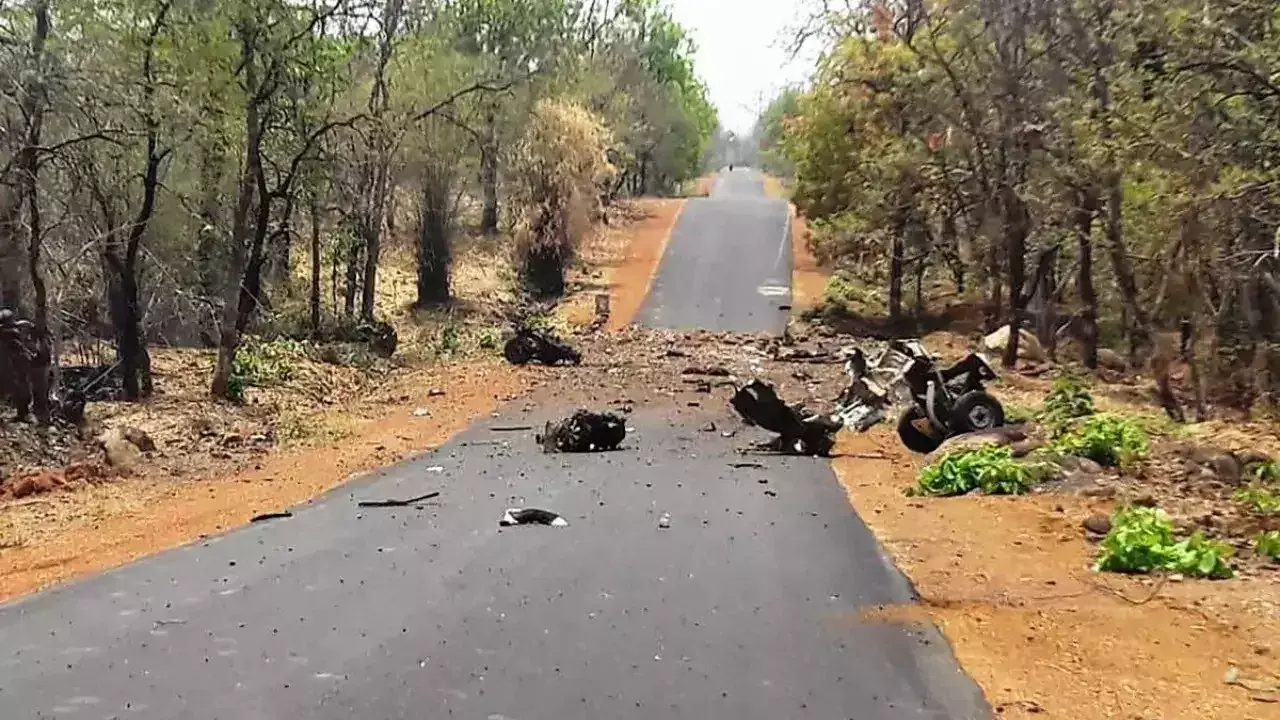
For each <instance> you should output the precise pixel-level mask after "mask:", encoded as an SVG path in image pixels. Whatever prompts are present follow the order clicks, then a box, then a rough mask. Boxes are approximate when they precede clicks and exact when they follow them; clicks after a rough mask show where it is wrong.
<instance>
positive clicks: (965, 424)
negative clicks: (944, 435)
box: [951, 390, 1004, 435]
mask: <svg viewBox="0 0 1280 720" xmlns="http://www.w3.org/2000/svg"><path fill="white" fill-rule="evenodd" d="M1002 425H1004V406H1003V405H1001V404H1000V401H999V400H997V399H995V398H994V397H992V396H991V395H988V394H987V393H985V392H983V391H981V390H973V391H971V392H967V393H965V394H964V395H961V396H960V398H959V399H958V400H956V404H955V405H954V406H952V408H951V430H952V432H954V433H956V434H957V435H958V434H963V433H971V432H982V431H984V430H992V429H995V428H998V427H1000V426H1002Z"/></svg>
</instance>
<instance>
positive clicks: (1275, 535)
mask: <svg viewBox="0 0 1280 720" xmlns="http://www.w3.org/2000/svg"><path fill="white" fill-rule="evenodd" d="M1256 547H1257V548H1258V554H1259V555H1265V556H1267V557H1269V558H1271V559H1272V560H1280V530H1268V531H1266V532H1264V533H1262V534H1261V535H1259V536H1258V541H1257V543H1256Z"/></svg>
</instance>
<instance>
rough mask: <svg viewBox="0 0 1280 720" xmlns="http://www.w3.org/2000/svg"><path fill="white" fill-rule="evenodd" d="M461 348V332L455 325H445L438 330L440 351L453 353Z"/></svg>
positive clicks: (445, 353) (448, 353) (443, 353)
mask: <svg viewBox="0 0 1280 720" xmlns="http://www.w3.org/2000/svg"><path fill="white" fill-rule="evenodd" d="M460 350H462V333H461V332H460V331H459V330H458V326H457V325H445V326H444V327H443V328H442V329H441V330H440V353H441V354H442V355H454V354H456V353H458V352H459V351H460Z"/></svg>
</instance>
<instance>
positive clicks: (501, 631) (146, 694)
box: [0, 173, 989, 720]
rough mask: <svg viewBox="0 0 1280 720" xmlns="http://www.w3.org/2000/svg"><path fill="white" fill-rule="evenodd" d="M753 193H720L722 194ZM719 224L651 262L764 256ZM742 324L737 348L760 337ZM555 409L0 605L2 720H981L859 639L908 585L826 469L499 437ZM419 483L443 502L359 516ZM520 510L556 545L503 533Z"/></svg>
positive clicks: (690, 428) (646, 437)
mask: <svg viewBox="0 0 1280 720" xmlns="http://www.w3.org/2000/svg"><path fill="white" fill-rule="evenodd" d="M756 182H757V181H756V179H755V178H753V177H752V176H750V175H747V174H746V173H743V174H742V175H741V176H739V175H736V174H735V175H733V176H730V178H728V179H726V180H724V181H723V184H722V188H725V189H728V190H730V191H734V192H735V193H736V191H738V190H739V189H741V188H744V187H748V188H749V187H751V186H753V185H755V184H756ZM713 202H714V201H713ZM753 202H754V201H753ZM741 207H742V205H740V204H739V203H738V202H737V201H736V200H734V201H731V202H726V203H724V204H721V205H716V204H711V205H709V206H708V208H707V209H706V211H705V212H706V215H704V216H703V217H702V218H701V219H699V218H698V216H697V215H694V216H691V217H692V220H691V221H692V222H696V223H703V225H702V227H703V228H704V231H705V232H706V233H708V236H703V237H702V238H699V237H698V236H696V235H694V234H690V233H689V232H688V228H685V227H682V228H681V230H679V231H678V234H677V236H676V237H675V238H673V240H672V244H671V251H672V252H674V253H677V254H681V255H683V256H688V257H693V258H697V259H698V262H705V263H707V264H708V265H710V264H713V263H714V262H715V260H714V258H711V257H705V256H704V253H705V252H708V251H712V250H713V249H714V248H722V247H725V246H727V244H728V243H729V242H730V240H729V239H726V238H724V237H722V236H721V235H722V234H723V233H725V232H729V231H732V233H733V234H734V235H735V236H736V237H735V239H734V240H733V242H737V243H741V244H742V245H743V246H744V247H750V248H754V249H759V248H761V247H765V246H766V244H767V243H768V242H776V238H774V237H772V235H773V233H774V232H775V231H776V230H777V228H776V227H774V226H771V225H768V224H767V223H765V224H762V225H761V226H760V227H759V228H757V227H756V226H754V225H752V224H750V223H742V222H741V218H740V217H738V216H737V213H738V212H739V211H740V210H741ZM717 216H722V217H717ZM765 235H769V236H770V237H767V238H766V237H764V236H765ZM689 242H705V245H701V246H699V247H698V248H691V247H684V245H685V244H686V243H689ZM699 248H701V249H699ZM719 262H720V263H721V264H722V266H724V267H723V268H722V272H720V273H714V272H712V271H711V270H708V272H709V273H710V274H712V275H722V276H724V277H735V276H734V275H733V274H732V273H730V272H729V271H728V270H729V266H733V265H735V264H736V265H741V264H743V263H745V262H746V260H745V259H744V258H742V257H739V256H737V255H735V256H732V257H724V258H721V259H720V261H719ZM748 264H749V263H748ZM760 269H763V267H762V266H760V267H758V268H757V270H760ZM667 271H671V272H675V268H665V269H664V272H667ZM754 272H755V271H754V270H753V273H754ZM737 277H742V278H743V280H744V281H747V282H753V283H754V282H759V278H758V277H754V276H751V277H748V276H737ZM766 279H773V280H778V278H766ZM782 280H783V281H785V278H783V279H782ZM702 288H703V290H701V291H700V292H702V293H708V292H715V291H716V290H717V288H724V289H731V290H733V292H735V293H739V294H738V295H735V297H742V298H747V297H751V296H752V295H751V293H746V292H740V291H741V288H739V287H737V286H736V285H733V284H732V283H725V282H720V283H717V284H714V285H704V286H702ZM685 297H686V298H688V301H689V302H691V303H693V304H694V305H696V306H707V303H708V300H707V298H706V296H705V295H699V294H697V293H694V294H692V295H686V296H685ZM669 302H670V300H669V299H668V300H665V301H664V302H663V304H662V307H663V308H665V309H666V310H670V311H673V312H674V310H675V306H673V305H670V304H668V303H669ZM689 317H693V315H690V316H689ZM741 317H747V316H741ZM757 317H758V318H760V322H761V325H760V327H759V328H757V329H761V328H764V329H767V328H768V327H770V325H769V323H772V322H773V320H772V319H769V318H767V317H765V316H764V315H758V316H757ZM740 319H741V318H735V319H734V322H738V321H739V320H740ZM704 397H706V396H704ZM564 402H566V400H565V399H564V397H563V395H557V394H556V392H555V391H554V390H547V391H543V393H542V394H541V395H536V396H535V397H534V398H533V402H530V403H526V404H521V405H520V406H519V407H516V406H512V407H510V408H508V409H507V411H505V412H504V413H503V416H502V417H499V418H493V419H490V420H487V421H486V422H484V423H480V424H478V425H476V426H475V427H473V428H472V429H470V430H468V431H467V432H465V433H463V434H462V435H460V436H459V437H457V438H455V439H454V440H452V441H451V442H449V443H448V444H446V445H445V446H444V447H442V448H440V449H439V450H438V451H436V452H434V453H432V454H430V455H428V456H426V457H423V458H421V459H419V460H415V461H412V462H408V463H404V464H400V465H397V466H394V467H390V468H387V469H386V470H384V471H383V472H382V473H381V474H379V475H377V476H374V477H371V478H368V479H365V480H362V481H358V482H356V483H354V484H351V485H348V486H345V487H343V488H340V489H339V490H336V491H334V492H333V493H330V494H329V495H326V496H324V497H322V498H320V499H318V500H317V501H316V502H314V503H312V504H310V505H308V506H306V507H304V508H300V509H297V511H296V512H295V515H294V517H292V518H287V519H281V520H275V521H271V522H266V523H262V524H258V525H254V526H251V527H248V528H244V529H241V530H239V531H236V532H232V533H229V534H227V535H225V536H221V537H218V538H215V539H212V540H209V541H207V542H204V543H201V544H197V545H193V546H189V547H186V548H181V549H178V550H174V551H171V552H167V553H163V554H161V555H159V556H156V557H153V558H149V559H146V560H143V561H141V562H138V563H134V564H132V565H129V566H127V567H124V568H122V569H120V570H117V571H114V572H111V573H107V574H104V575H100V576H96V577H92V578H88V579H85V580H82V581H79V582H75V583H71V584H69V585H66V586H63V587H61V588H58V589H55V590H52V591H49V592H45V593H42V594H39V595H36V596H32V597H29V598H27V599H25V600H21V601H18V602H16V603H12V604H10V605H8V606H5V607H3V608H0V716H2V717H4V718H5V720H10V719H11V718H12V719H17V718H33V717H57V718H94V719H98V718H121V719H123V718H139V719H147V720H172V719H176V718H183V719H192V720H212V719H221V720H283V719H285V718H289V719H293V718H308V719H318V720H320V719H323V720H328V719H333V720H339V719H341V720H352V719H360V720H400V719H408V718H414V719H426V718H431V719H434V718H466V719H479V720H568V719H581V720H603V719H605V718H627V719H635V720H642V719H643V720H654V719H657V718H663V719H665V718H671V719H675V718H681V719H683V718H688V719H690V720H720V719H724V720H752V719H757V718H758V719H759V720H784V719H787V720H790V719H795V720H801V719H806V718H814V719H815V720H819V719H820V720H832V719H839V718H853V719H856V720H896V719H900V718H901V719H906V718H913V719H926V720H943V719H949V720H968V719H969V718H981V717H987V716H988V712H989V711H988V710H987V708H986V706H985V704H984V703H983V700H982V698H981V696H980V693H979V692H978V691H977V689H976V688H975V687H974V685H973V684H972V683H971V682H970V681H969V680H968V678H967V677H966V676H964V674H963V673H961V672H960V670H959V669H958V667H957V666H956V664H955V661H954V660H953V658H952V656H951V653H950V650H949V649H948V647H947V645H946V643H945V641H944V640H943V639H942V638H941V637H940V635H939V634H938V633H937V632H936V631H935V630H934V629H932V628H925V627H911V626H905V625H895V624H888V623H880V622H868V621H864V620H862V619H861V613H862V611H863V610H864V609H865V608H866V607H867V606H869V605H874V604H881V603H896V602H903V601H907V600H909V599H910V598H911V589H910V587H909V585H908V584H907V582H906V581H905V580H904V578H903V577H902V576H901V575H900V574H899V573H898V572H897V571H896V570H894V569H893V567H892V566H891V564H890V563H889V562H888V561H887V560H886V559H885V557H884V556H883V553H882V552H881V551H880V549H879V547H878V546H877V544H876V542H875V540H874V538H873V537H872V536H871V535H870V533H869V532H868V530H867V528H866V527H865V526H864V525H863V523H862V522H861V521H860V520H859V519H858V517H857V516H856V515H855V514H854V513H853V512H852V510H851V509H850V507H849V505H848V503H847V501H846V500H845V498H844V495H843V491H842V490H841V488H840V486H839V485H838V483H837V482H836V480H835V478H834V477H833V475H832V472H831V470H830V468H829V465H828V464H827V463H826V462H823V461H819V460H815V459H808V458H767V459H765V460H763V461H762V464H763V465H764V466H765V467H762V468H732V467H730V463H732V462H734V461H735V460H736V459H738V456H736V455H735V454H734V447H735V443H737V442H740V440H734V439H726V438H724V437H722V436H721V435H720V434H719V433H707V432H700V429H701V428H702V427H703V426H704V425H705V424H706V423H707V422H708V421H714V422H717V423H719V424H720V425H721V426H722V427H726V426H728V424H729V423H730V422H731V418H729V417H727V415H726V414H725V413H726V411H725V410H724V409H721V408H710V407H708V408H701V407H699V408H690V407H687V406H686V405H685V404H684V403H680V402H678V401H672V400H668V401H666V402H665V403H663V402H658V403H653V404H649V405H643V406H642V407H640V409H638V410H637V411H636V413H635V414H634V415H632V416H631V417H630V419H629V422H630V424H631V426H632V428H633V430H634V431H633V432H632V433H630V434H629V436H628V440H627V443H626V446H625V447H624V449H623V450H621V451H619V452H615V453H606V454H599V455H583V456H556V455H545V454H543V453H541V452H540V451H539V450H538V449H537V448H536V446H535V444H534V440H533V438H531V437H528V436H527V434H526V433H514V434H513V433H508V432H500V431H498V430H496V429H494V428H496V427H498V426H502V425H511V424H538V423H540V422H541V421H543V420H545V419H547V418H550V417H554V416H556V415H558V414H559V413H561V412H562V411H563V408H561V407H559V405H560V404H561V403H564ZM435 488H443V489H444V495H443V497H442V498H441V502H440V504H438V505H435V504H424V505H421V506H418V507H409V508H401V509H362V508H359V507H358V506H357V505H356V501H358V500H361V499H381V498H387V497H409V496H415V495H419V494H421V493H423V492H426V491H429V490H432V489H435ZM525 504H528V505H531V506H537V507H544V508H548V509H553V510H555V511H557V512H560V513H561V514H563V515H564V516H565V517H566V518H567V519H568V520H569V522H570V526H569V527H567V528H562V529H555V528H544V527H521V528H512V529H500V528H499V527H498V519H499V518H500V517H501V515H502V512H503V510H504V509H505V508H506V507H508V506H512V505H525ZM663 513H669V514H670V527H669V528H665V529H663V528H661V527H659V518H660V517H661V515H662V514H663Z"/></svg>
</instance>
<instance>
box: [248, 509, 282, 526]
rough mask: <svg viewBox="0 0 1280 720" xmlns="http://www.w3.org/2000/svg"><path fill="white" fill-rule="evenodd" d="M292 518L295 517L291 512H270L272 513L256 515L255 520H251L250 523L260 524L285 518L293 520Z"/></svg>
mask: <svg viewBox="0 0 1280 720" xmlns="http://www.w3.org/2000/svg"><path fill="white" fill-rule="evenodd" d="M291 517H293V513H291V512H289V511H288V510H285V511H284V512H270V513H262V514H261V515H254V516H253V519H252V520H250V521H249V522H251V523H260V522H266V521H268V520H283V519H285V518H291Z"/></svg>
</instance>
